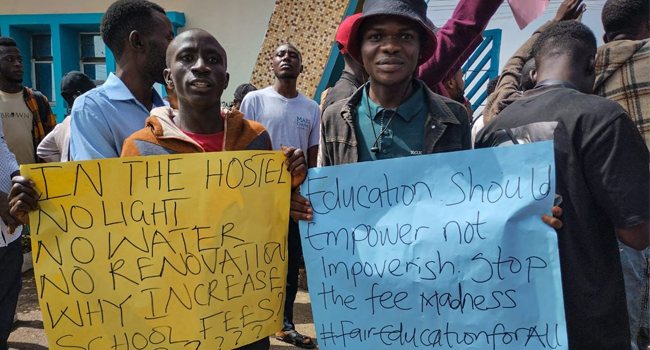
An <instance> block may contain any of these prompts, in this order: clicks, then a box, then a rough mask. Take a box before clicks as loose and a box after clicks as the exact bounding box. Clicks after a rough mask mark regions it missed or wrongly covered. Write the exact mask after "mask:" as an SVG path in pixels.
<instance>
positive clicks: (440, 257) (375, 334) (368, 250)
mask: <svg viewBox="0 0 650 350" xmlns="http://www.w3.org/2000/svg"><path fill="white" fill-rule="evenodd" d="M301 192H302V195H303V196H305V197H306V198H307V199H308V200H309V201H310V202H311V205H312V207H313V210H314V220H313V221H312V222H304V221H303V222H301V223H300V234H301V240H302V248H303V253H304V256H305V263H306V265H307V274H308V281H309V294H310V298H311V304H312V309H313V313H314V324H315V327H316V332H317V334H318V342H319V347H320V349H323V350H339V349H355V350H364V349H371V350H380V349H416V348H418V349H419V348H428V347H433V348H440V349H466V350H467V349H481V350H484V349H549V348H551V349H566V348H567V336H566V324H565V316H564V303H563V299H562V284H561V278H560V262H559V255H558V248H557V247H558V246H557V236H556V232H555V231H554V230H553V229H552V228H550V227H549V226H547V225H546V224H544V223H543V222H542V220H541V215H542V214H543V213H549V214H550V209H551V207H552V205H553V199H554V193H555V163H554V157H553V143H552V142H539V143H533V144H528V145H519V146H511V147H500V148H490V149H480V150H474V151H463V152H454V153H444V154H436V155H426V156H417V157H408V158H400V159H393V160H386V161H375V162H365V163H357V164H351V165H344V166H333V167H326V168H317V169H310V170H309V174H308V176H307V179H306V180H305V182H304V184H303V186H302V188H301Z"/></svg>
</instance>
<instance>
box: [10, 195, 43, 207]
mask: <svg viewBox="0 0 650 350" xmlns="http://www.w3.org/2000/svg"><path fill="white" fill-rule="evenodd" d="M18 203H20V206H19V208H21V209H23V210H25V211H31V210H37V209H38V208H39V205H38V196H37V197H32V196H30V195H28V194H27V193H20V194H18V195H17V196H14V197H13V198H10V199H9V206H10V207H12V208H13V207H14V206H16V205H17V204H18Z"/></svg>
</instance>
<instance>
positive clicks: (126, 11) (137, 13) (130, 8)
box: [99, 0, 165, 58]
mask: <svg viewBox="0 0 650 350" xmlns="http://www.w3.org/2000/svg"><path fill="white" fill-rule="evenodd" d="M152 11H158V12H160V13H162V14H165V10H164V9H163V8H162V7H160V5H158V4H155V3H153V2H151V1H147V0H117V1H115V2H114V3H113V4H111V6H109V7H108V9H107V10H106V13H104V16H103V17H102V21H101V23H100V25H99V31H100V32H101V35H102V40H104V43H105V44H106V46H108V48H109V49H111V51H112V52H113V55H114V56H115V58H120V57H121V56H122V54H123V53H124V46H125V44H126V41H127V39H128V37H129V35H130V34H131V32H132V31H134V30H137V31H139V32H141V33H143V34H149V33H150V32H151V27H152V21H151V19H152V14H153V13H152Z"/></svg>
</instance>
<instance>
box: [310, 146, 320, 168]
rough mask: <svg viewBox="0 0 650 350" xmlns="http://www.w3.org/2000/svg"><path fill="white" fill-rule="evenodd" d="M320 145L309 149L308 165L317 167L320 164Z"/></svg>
mask: <svg viewBox="0 0 650 350" xmlns="http://www.w3.org/2000/svg"><path fill="white" fill-rule="evenodd" d="M317 163H318V145H316V146H312V147H309V148H308V149H307V167H308V168H315V167H316V166H318V164H317Z"/></svg>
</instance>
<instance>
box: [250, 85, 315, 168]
mask: <svg viewBox="0 0 650 350" xmlns="http://www.w3.org/2000/svg"><path fill="white" fill-rule="evenodd" d="M239 110H240V111H241V112H242V113H244V118H245V119H249V120H254V121H256V122H259V123H261V124H262V125H264V127H265V128H266V130H267V131H268V132H269V135H270V136H271V142H272V143H273V149H274V150H280V145H284V146H287V147H296V148H300V149H302V150H303V151H304V152H305V157H307V150H308V149H309V148H310V147H313V146H318V140H319V136H320V108H319V107H318V104H317V103H316V102H315V101H313V100H311V99H309V98H308V97H306V96H305V95H303V94H300V93H298V96H297V97H295V98H286V97H284V96H282V95H280V94H278V93H277V92H276V91H275V90H273V87H272V86H269V87H267V88H266V89H262V90H257V91H253V92H250V93H248V94H247V95H246V97H244V100H243V101H242V103H241V108H239Z"/></svg>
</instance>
